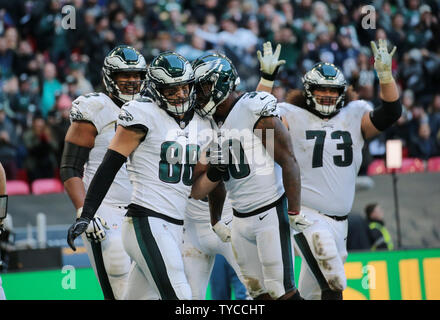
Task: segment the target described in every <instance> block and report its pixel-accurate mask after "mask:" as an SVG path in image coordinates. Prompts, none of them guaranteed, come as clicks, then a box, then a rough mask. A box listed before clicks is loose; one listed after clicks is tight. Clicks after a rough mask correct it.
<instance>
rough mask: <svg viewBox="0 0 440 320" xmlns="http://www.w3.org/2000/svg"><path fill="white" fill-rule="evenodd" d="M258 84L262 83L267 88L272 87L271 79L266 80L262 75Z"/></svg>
mask: <svg viewBox="0 0 440 320" xmlns="http://www.w3.org/2000/svg"><path fill="white" fill-rule="evenodd" d="M260 84H262V85H263V86H265V87H269V88H272V87H273V81H270V80H267V79H265V78H263V77H262V78H261V80H260Z"/></svg>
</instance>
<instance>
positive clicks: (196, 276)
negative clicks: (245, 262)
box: [182, 219, 244, 300]
mask: <svg viewBox="0 0 440 320" xmlns="http://www.w3.org/2000/svg"><path fill="white" fill-rule="evenodd" d="M226 223H227V221H226ZM182 254H183V263H184V265H185V274H186V276H187V278H188V282H189V284H190V286H191V291H192V299H193V300H205V297H206V289H207V287H208V283H209V278H210V276H211V272H212V268H213V267H214V261H215V255H216V254H221V255H222V256H224V257H225V259H226V260H227V261H228V263H229V264H230V265H231V267H232V268H233V269H234V271H235V273H236V274H237V276H238V278H239V279H240V281H241V282H242V283H244V281H243V277H242V275H241V272H240V268H239V267H238V264H237V262H236V261H235V258H234V254H233V253H232V246H231V243H230V242H223V241H222V240H221V239H220V238H219V237H218V236H217V235H216V234H215V232H214V231H213V230H212V226H211V223H210V222H197V221H195V220H193V219H186V220H185V224H184V231H183V252H182Z"/></svg>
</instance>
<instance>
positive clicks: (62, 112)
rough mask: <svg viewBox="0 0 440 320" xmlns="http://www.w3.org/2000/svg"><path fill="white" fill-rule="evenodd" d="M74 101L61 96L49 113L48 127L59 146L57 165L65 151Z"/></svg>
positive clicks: (66, 96)
mask: <svg viewBox="0 0 440 320" xmlns="http://www.w3.org/2000/svg"><path fill="white" fill-rule="evenodd" d="M72 101H73V100H72V99H71V98H70V97H69V96H68V95H67V94H65V93H63V94H61V95H59V96H58V97H57V99H56V103H55V109H54V110H52V111H51V112H49V114H48V117H47V126H48V127H49V129H50V132H52V135H53V139H54V140H55V141H56V144H57V146H58V147H57V164H58V165H59V164H60V163H61V156H62V153H63V149H64V137H65V136H66V133H67V130H68V129H69V126H70V118H69V114H70V108H71V107H72Z"/></svg>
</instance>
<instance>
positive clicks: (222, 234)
mask: <svg viewBox="0 0 440 320" xmlns="http://www.w3.org/2000/svg"><path fill="white" fill-rule="evenodd" d="M212 230H214V232H215V234H216V235H217V236H218V237H219V238H220V239H221V240H222V241H223V242H230V241H231V229H229V228H228V227H227V226H226V225H225V224H224V223H223V222H221V221H219V222H217V223H216V224H215V225H213V226H212Z"/></svg>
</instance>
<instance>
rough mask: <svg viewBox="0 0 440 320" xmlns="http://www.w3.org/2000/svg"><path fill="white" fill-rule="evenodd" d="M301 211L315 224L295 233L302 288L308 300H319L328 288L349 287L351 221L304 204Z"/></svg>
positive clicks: (300, 290) (299, 286) (335, 289)
mask: <svg viewBox="0 0 440 320" xmlns="http://www.w3.org/2000/svg"><path fill="white" fill-rule="evenodd" d="M301 212H302V213H304V215H305V216H306V217H307V219H309V220H310V221H312V222H314V224H313V225H311V226H310V227H308V228H307V229H306V230H304V232H302V233H297V234H295V236H294V238H295V250H296V251H297V252H298V253H299V254H300V255H301V258H302V261H301V272H300V276H299V281H298V282H299V283H298V290H299V292H300V293H301V296H302V297H303V298H304V299H306V300H319V299H321V292H322V290H324V289H328V288H329V289H331V290H334V291H343V290H344V289H345V288H346V287H347V279H346V277H345V270H344V263H345V261H346V259H347V230H348V220H347V219H346V220H342V221H337V220H334V219H333V218H330V217H327V216H326V215H324V214H322V213H319V212H318V211H317V210H314V209H311V208H307V207H304V206H302V207H301Z"/></svg>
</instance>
